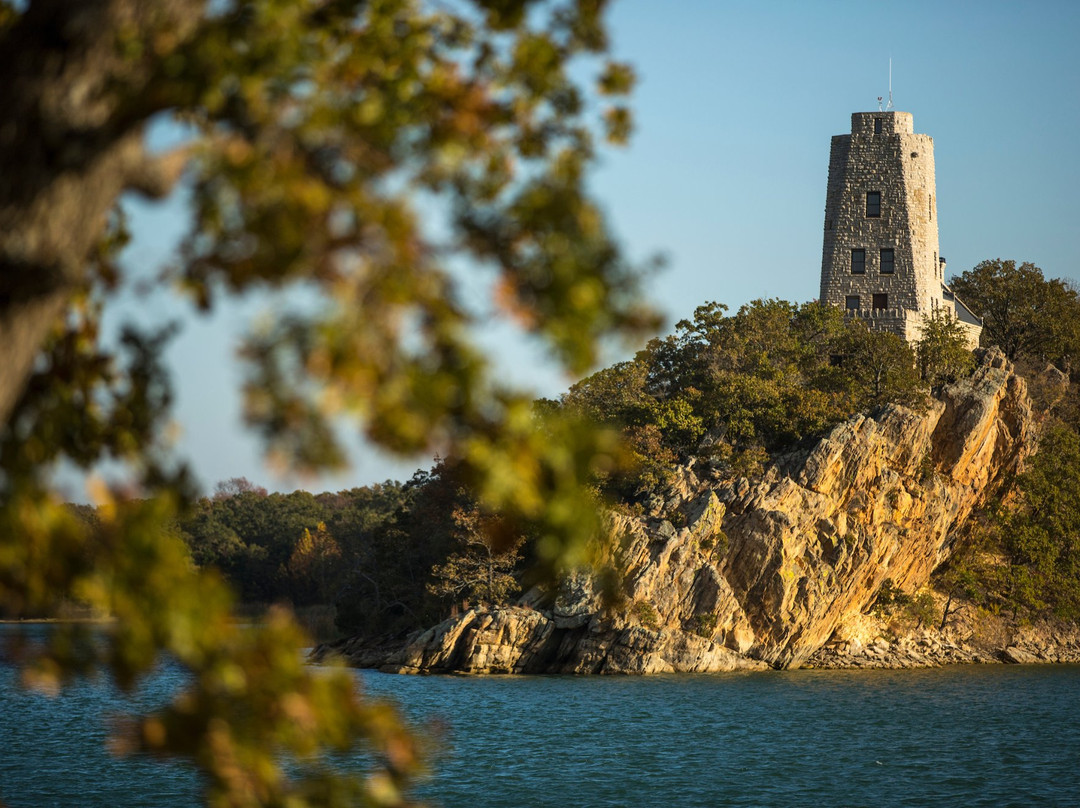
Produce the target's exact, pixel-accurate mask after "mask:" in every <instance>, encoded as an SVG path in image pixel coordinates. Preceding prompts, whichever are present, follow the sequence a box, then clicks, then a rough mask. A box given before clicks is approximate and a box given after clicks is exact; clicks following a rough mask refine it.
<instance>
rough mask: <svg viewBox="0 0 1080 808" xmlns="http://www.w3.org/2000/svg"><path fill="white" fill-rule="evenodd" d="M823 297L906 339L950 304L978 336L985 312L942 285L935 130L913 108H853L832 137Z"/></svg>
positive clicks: (954, 313)
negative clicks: (842, 131)
mask: <svg viewBox="0 0 1080 808" xmlns="http://www.w3.org/2000/svg"><path fill="white" fill-rule="evenodd" d="M821 300H822V301H823V302H825V303H830V304H832V305H836V306H842V307H843V308H844V309H845V310H846V311H847V312H848V313H849V314H850V315H851V316H853V317H859V318H861V319H865V320H866V321H867V322H868V323H869V325H870V327H871V328H875V329H880V330H884V331H891V332H893V333H895V334H897V335H899V336H901V337H904V338H905V339H907V340H908V341H909V342H912V341H914V340H917V339H919V336H920V334H921V330H922V318H923V316H932V315H934V314H935V313H938V314H948V315H949V316H952V317H956V318H957V319H959V320H960V322H961V323H963V325H964V327H965V329H966V330H967V332H968V337H969V342H970V344H971V346H972V347H974V346H975V345H977V344H978V339H979V333H980V332H981V330H982V323H981V321H980V320H979V318H978V317H976V316H975V315H974V314H973V313H972V312H971V311H969V310H968V308H967V307H966V306H964V304H963V303H962V302H960V301H959V300H958V299H957V298H956V296H955V295H953V293H952V291H951V290H950V289H949V288H948V287H947V286H946V285H945V259H944V258H942V257H941V255H940V253H939V251H938V226H937V198H936V196H935V193H934V140H933V138H931V137H930V136H929V135H920V134H916V133H915V130H914V123H913V120H912V117H911V113H910V112H891V111H890V112H856V113H854V114H852V116H851V134H850V135H836V136H835V137H833V139H832V149H831V151H830V154H829V186H828V190H827V192H826V195H825V238H824V243H823V247H822V255H821Z"/></svg>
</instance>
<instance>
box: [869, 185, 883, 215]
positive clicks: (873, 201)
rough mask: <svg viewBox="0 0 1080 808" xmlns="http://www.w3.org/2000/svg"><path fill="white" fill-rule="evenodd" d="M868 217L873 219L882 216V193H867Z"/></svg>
mask: <svg viewBox="0 0 1080 808" xmlns="http://www.w3.org/2000/svg"><path fill="white" fill-rule="evenodd" d="M866 215H867V216H869V217H873V218H877V217H878V216H880V215H881V191H867V192H866Z"/></svg>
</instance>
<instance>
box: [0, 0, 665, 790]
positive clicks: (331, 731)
mask: <svg viewBox="0 0 1080 808" xmlns="http://www.w3.org/2000/svg"><path fill="white" fill-rule="evenodd" d="M605 5H606V3H605V2H603V0H551V2H536V1H535V0H533V1H530V0H472V1H471V2H469V1H468V0H467V1H466V2H463V3H457V4H436V3H432V4H427V3H422V2H420V0H370V1H368V0H304V2H295V1H294V0H224V2H220V3H206V2H200V0H150V1H147V0H140V1H138V2H137V1H136V0H85V1H84V2H79V3H73V2H71V3H65V2H60V1H59V0H30V2H26V3H22V2H11V1H10V0H0V49H2V51H3V52H4V54H5V59H4V62H3V65H2V66H0V119H2V120H0V147H2V148H0V177H2V178H3V180H2V182H0V290H2V291H0V340H2V342H3V344H4V347H5V361H4V362H3V363H0V424H3V430H2V434H0V469H2V474H0V601H2V608H3V610H4V612H5V613H14V614H20V613H30V612H39V611H48V610H49V609H50V608H52V607H53V606H54V605H55V604H56V603H57V602H59V601H61V600H63V599H66V598H77V599H80V600H82V601H84V602H86V603H88V604H90V605H91V606H93V607H95V608H98V609H100V610H102V611H107V612H109V613H111V614H112V615H114V616H115V618H116V623H115V625H114V627H113V628H112V630H111V631H110V632H109V636H108V638H107V642H106V643H105V644H104V645H95V644H91V643H85V642H71V641H66V640H65V641H63V642H60V643H59V644H57V645H56V646H55V647H53V648H52V649H51V650H49V651H48V652H46V653H44V654H42V655H40V656H39V657H37V658H36V659H35V660H32V661H31V660H28V661H27V662H26V666H27V667H26V670H27V671H28V672H29V673H28V676H30V677H31V678H33V679H34V680H35V681H36V682H38V683H39V684H42V685H55V684H58V683H61V682H62V681H63V680H64V679H65V678H66V677H67V676H68V675H71V674H72V673H73V672H76V671H79V670H87V669H89V668H91V667H92V666H94V665H95V664H98V663H105V664H106V665H107V667H108V669H109V670H111V672H112V674H113V677H114V678H115V680H116V681H117V682H118V683H119V684H120V685H121V687H124V688H129V687H132V686H133V685H134V684H135V683H136V682H137V681H138V679H139V678H140V676H142V675H143V674H145V673H146V672H148V671H150V670H151V669H152V668H153V666H154V664H155V661H156V659H157V658H158V654H159V652H167V653H169V654H170V655H171V656H172V658H174V659H175V660H177V661H178V662H179V663H180V664H182V665H184V666H186V667H187V668H188V670H189V671H190V682H191V685H190V688H189V690H188V691H187V692H186V693H184V694H182V695H181V696H180V697H178V698H177V700H176V701H175V702H174V703H173V704H172V705H170V706H169V707H167V708H165V709H164V710H163V711H162V712H160V713H159V714H156V715H154V716H147V717H144V718H142V719H140V720H138V721H136V722H135V723H134V724H133V725H132V728H131V731H130V732H129V733H128V734H127V736H126V737H127V739H128V741H129V743H130V746H131V748H133V749H139V750H144V751H148V752H152V753H154V754H157V755H160V756H179V757H182V758H184V759H187V760H190V761H193V762H194V763H196V764H198V766H199V767H200V768H201V770H202V771H203V773H204V774H205V783H206V789H207V799H208V800H209V802H211V803H212V804H215V805H229V806H241V805H245V806H246V805H284V804H289V805H296V806H302V805H331V804H333V805H343V804H356V803H364V804H374V803H378V804H391V803H395V802H399V801H400V800H401V799H402V793H403V791H402V789H403V788H404V786H405V785H406V784H407V781H408V777H409V775H410V773H411V772H412V771H414V770H415V768H416V762H417V754H416V747H415V745H414V744H413V743H412V741H411V740H410V739H409V737H408V735H407V733H405V732H404V731H403V730H402V724H401V723H400V721H399V720H398V719H396V718H395V717H394V716H393V714H392V712H390V711H388V710H387V709H386V708H385V707H382V706H379V705H376V704H374V703H372V702H369V701H366V700H363V699H361V698H360V697H359V696H358V695H357V693H356V692H355V690H354V688H353V684H352V680H351V678H350V677H348V676H347V675H344V674H330V675H327V676H313V675H311V674H310V673H308V672H307V671H306V670H305V669H304V668H303V666H302V664H301V663H300V660H299V659H298V658H297V654H296V653H295V649H296V647H298V646H300V645H303V643H304V641H303V640H302V638H301V637H300V636H299V635H298V633H297V631H296V629H295V627H294V625H293V624H292V623H291V621H290V620H289V619H288V618H287V617H286V616H283V615H275V616H273V617H272V619H270V620H269V621H268V622H267V624H266V625H265V626H263V627H261V628H260V629H258V630H254V631H240V630H238V629H237V628H236V627H235V626H232V625H231V624H230V623H229V622H228V609H229V604H230V596H229V595H228V594H227V592H226V590H225V588H224V587H222V585H221V583H220V581H219V578H218V576H217V575H215V574H214V573H212V572H211V571H202V572H195V571H194V570H193V565H192V564H191V561H190V556H189V555H188V553H187V551H186V548H185V546H184V544H183V542H182V541H181V540H180V539H179V538H178V537H177V536H175V535H174V534H173V533H171V532H170V531H169V530H168V528H167V525H169V524H170V523H172V522H173V520H175V518H176V517H177V514H178V512H180V511H182V510H183V509H184V508H185V507H186V506H187V504H188V503H189V502H190V500H191V487H192V486H191V481H190V480H189V479H188V478H187V475H186V472H185V471H184V469H183V468H182V466H179V465H178V464H176V463H175V462H174V461H173V460H172V459H171V456H170V455H169V453H168V452H167V451H166V447H165V445H164V441H163V440H162V435H163V434H164V429H163V428H164V426H165V423H166V420H167V412H168V404H169V402H170V400H171V390H170V389H169V380H168V376H167V374H166V373H164V371H163V369H162V367H161V364H160V358H161V354H162V351H163V349H164V345H165V341H166V340H167V338H168V335H169V332H168V330H167V329H166V330H162V331H155V332H150V333H145V332H139V331H137V330H134V329H129V330H128V331H127V332H126V333H125V334H124V336H123V339H122V340H120V341H119V342H118V343H116V344H113V343H105V342H104V341H103V340H102V339H101V338H100V337H101V334H100V327H99V323H100V319H101V315H102V311H103V309H104V308H105V307H106V306H107V305H108V304H109V302H110V301H111V300H113V299H114V297H115V295H116V293H117V292H118V291H122V290H123V289H124V288H125V286H126V285H128V284H129V283H130V280H131V279H130V278H129V277H128V275H127V274H126V273H125V271H124V268H123V267H122V266H121V265H120V264H118V263H117V261H116V256H117V252H118V250H119V249H120V248H121V247H122V245H123V243H124V242H125V240H126V232H125V226H124V221H123V216H122V215H121V214H120V213H119V212H118V209H117V207H116V206H117V203H118V200H119V199H120V197H121V195H122V194H124V193H125V192H128V191H133V192H138V193H142V194H146V195H149V196H153V197H160V196H162V195H164V194H167V193H169V191H170V189H171V188H172V187H173V185H174V183H175V182H176V180H177V179H178V178H179V177H180V176H181V174H183V176H184V178H185V182H186V183H187V187H188V188H189V189H190V191H191V194H192V211H193V215H192V221H191V229H190V232H189V234H188V237H187V238H186V240H185V242H184V245H183V247H182V250H181V252H180V256H179V260H178V261H176V262H175V263H174V264H173V265H172V266H171V267H170V268H169V269H168V270H167V271H166V272H165V273H164V275H163V277H162V280H163V281H164V282H166V283H172V284H175V285H177V286H178V287H179V288H180V289H181V290H182V291H183V293H184V294H186V295H187V296H188V297H189V299H190V300H192V301H193V302H194V303H195V304H196V305H198V306H201V307H203V308H212V307H213V306H214V305H215V304H216V303H217V302H218V301H219V300H220V299H221V298H222V297H223V296H225V295H228V294H242V293H245V292H247V291H248V290H250V289H253V288H256V287H267V286H269V287H274V288H279V289H283V288H285V287H286V286H287V285H290V284H296V285H303V287H304V288H305V289H306V290H307V292H306V294H310V293H312V292H320V293H322V295H323V302H324V305H321V306H313V307H311V309H310V310H307V311H305V312H296V311H293V312H292V313H291V314H289V315H288V316H283V317H282V318H281V319H280V321H279V322H278V323H277V325H276V326H275V327H274V328H272V329H271V330H270V331H268V332H266V333H262V334H259V335H257V336H253V337H252V338H251V339H249V341H248V343H247V347H246V351H245V356H246V358H247V361H248V362H249V374H248V384H247V387H246V397H247V418H248V421H249V422H250V423H251V424H252V425H253V426H254V428H255V429H256V430H258V431H259V432H260V433H261V435H262V436H263V437H264V438H265V440H266V442H267V445H268V447H269V449H270V451H271V453H272V455H273V456H274V457H275V458H276V459H278V460H280V461H282V462H286V463H290V464H292V465H293V466H294V467H296V468H298V469H310V468H319V467H326V466H333V465H337V464H340V463H341V461H342V452H341V450H340V448H339V446H338V443H337V440H336V437H335V430H334V427H333V423H334V420H333V419H335V418H338V417H340V416H349V417H352V418H354V419H355V422H356V423H357V424H358V425H360V427H361V428H362V429H363V431H364V432H365V433H366V434H367V435H368V436H369V438H371V439H372V440H374V441H376V442H378V443H380V444H381V445H383V446H384V447H386V448H388V449H391V450H396V451H407V452H415V451H421V450H427V451H430V452H434V451H439V452H442V453H443V454H444V455H448V456H453V457H455V458H456V459H457V460H458V462H459V463H460V468H461V469H462V474H463V475H464V476H465V477H466V478H467V480H468V482H469V484H470V485H471V486H473V488H474V489H475V490H476V492H477V494H478V496H480V497H481V498H482V499H483V500H484V501H485V502H486V504H487V505H488V506H489V507H492V508H496V509H498V510H500V511H501V512H503V513H504V514H505V515H506V516H507V518H510V519H515V520H518V521H519V522H521V523H522V524H529V525H532V527H533V529H534V530H536V531H537V533H538V535H540V536H541V537H543V541H541V542H540V543H539V545H538V546H539V547H540V548H542V552H541V556H540V561H541V562H542V563H543V564H544V565H546V566H547V568H548V569H549V570H550V569H552V568H554V567H555V566H557V565H558V564H559V563H561V562H562V561H564V560H567V559H569V560H573V557H574V554H575V552H576V550H575V548H579V547H580V546H582V545H583V543H584V540H585V538H586V537H587V536H588V535H589V534H590V532H591V531H592V529H593V527H594V524H595V522H594V518H595V517H594V516H593V515H592V514H593V507H592V501H591V500H590V498H589V496H588V494H587V492H585V491H583V490H582V488H581V486H580V484H579V483H580V481H582V480H584V479H586V478H587V475H588V473H589V469H591V468H593V467H595V465H596V464H597V463H598V462H599V463H603V462H606V461H605V459H604V458H606V457H608V456H610V453H611V451H612V448H611V446H610V443H609V442H608V440H607V439H606V438H594V437H592V436H591V433H588V432H587V431H585V430H583V429H580V428H578V427H576V426H566V427H561V428H560V427H558V426H556V425H549V426H548V427H547V429H546V432H545V434H544V435H543V436H542V437H540V436H539V435H538V433H537V432H536V430H535V428H534V423H533V420H532V413H531V406H530V402H529V401H528V400H527V398H526V397H524V396H522V395H520V394H517V393H515V392H514V391H511V390H508V389H505V388H504V387H502V386H501V385H499V384H497V383H496V382H495V381H494V380H492V379H491V377H490V374H489V371H488V366H487V363H486V362H485V359H484V356H483V354H482V353H481V352H480V351H478V350H477V349H476V348H475V347H474V346H473V340H472V338H471V337H472V332H473V330H474V326H475V323H474V322H473V321H472V319H471V317H470V314H469V312H468V311H467V310H466V309H465V308H464V307H463V306H461V305H459V304H458V303H457V294H456V286H455V282H454V280H453V276H452V275H451V274H450V273H449V272H448V271H447V267H448V265H449V264H450V263H451V262H452V261H453V260H454V259H455V258H460V257H465V258H472V259H479V261H480V262H484V263H485V264H486V265H487V266H489V267H494V268H495V269H496V274H497V276H498V281H497V287H498V297H497V300H498V302H499V303H500V305H501V306H502V308H503V310H504V311H505V312H507V313H508V314H509V315H511V316H513V317H515V318H516V320H517V322H518V323H520V324H521V325H522V327H523V328H524V329H526V330H528V331H529V332H531V333H534V334H536V335H538V336H539V337H540V338H542V339H544V340H546V341H547V342H548V344H549V345H550V346H551V347H552V349H553V353H554V355H555V356H556V357H557V358H558V359H559V360H561V361H562V362H563V363H564V364H565V365H566V367H567V368H568V369H569V370H571V371H572V372H576V373H580V372H582V371H584V370H585V369H587V368H588V367H589V365H590V364H591V362H592V361H593V360H594V358H595V356H596V354H597V346H598V345H599V344H600V342H601V340H602V339H603V338H605V337H607V336H609V335H613V334H620V333H621V334H624V335H627V334H635V333H640V330H641V329H642V328H646V327H651V326H652V324H653V323H654V322H655V319H654V317H653V316H652V315H651V313H649V312H648V311H647V310H646V309H645V308H643V307H642V306H641V305H640V304H639V302H638V299H637V296H636V287H637V272H636V270H635V269H634V268H632V267H629V266H627V264H626V263H625V262H624V261H623V260H622V259H621V257H620V254H619V251H618V250H617V248H616V245H615V243H614V241H613V239H612V238H611V236H610V235H609V233H608V229H607V227H606V225H605V222H604V220H603V217H602V216H601V214H600V212H599V210H598V208H597V207H596V206H595V205H594V204H593V203H592V201H591V200H590V199H589V198H588V196H587V194H586V192H585V183H586V179H585V177H586V170H587V168H588V165H589V163H590V161H591V160H592V159H593V157H594V156H595V149H596V142H597V138H596V134H597V132H598V130H599V131H602V133H603V134H604V135H605V136H606V137H607V139H608V140H609V141H611V142H615V143H618V142H622V141H623V140H624V139H625V138H626V136H627V134H628V131H629V129H630V120H629V115H628V113H627V112H626V110H625V108H624V107H623V106H622V103H621V97H622V96H623V95H625V93H626V92H627V91H628V90H629V88H630V86H631V85H632V83H633V75H632V73H631V71H630V70H629V69H628V68H627V67H626V66H624V65H620V64H617V63H614V62H611V61H610V60H607V59H606V58H605V56H604V54H605V51H606V48H607V37H606V32H605V29H604V25H603V21H602V12H603V9H604V6H605ZM577 65H581V67H580V68H579V67H577ZM592 67H595V75H596V77H597V83H596V94H595V95H590V94H589V93H588V92H586V91H585V90H584V89H583V87H582V86H580V85H579V83H578V82H577V81H576V80H575V77H577V76H585V75H587V71H588V70H590V69H591V68H592ZM594 99H595V100H598V103H594V102H593V101H594ZM161 120H173V121H178V122H182V124H183V125H184V127H185V131H186V133H187V138H186V141H185V142H184V143H183V145H182V146H180V147H179V148H178V149H176V150H175V151H171V152H168V153H165V154H156V153H152V152H150V151H149V150H148V149H147V148H146V146H145V143H146V138H145V131H146V127H147V126H148V125H149V124H150V123H151V122H156V121H161ZM418 196H423V197H424V198H425V199H426V200H427V201H428V203H430V204H431V205H433V206H436V207H439V208H440V209H441V210H442V211H443V212H444V213H445V214H446V218H447V220H448V223H449V227H447V228H440V229H439V232H438V233H435V232H431V231H430V230H428V229H425V227H424V226H423V224H422V221H423V217H421V216H420V215H419V214H418V213H417V210H416V206H415V200H416V198H417V197H418ZM446 233H448V234H449V235H448V236H445V234H446ZM553 438H554V439H553ZM106 456H111V457H115V458H117V459H120V460H123V461H126V462H127V463H129V464H131V465H132V467H133V474H134V477H135V479H134V480H133V484H134V486H136V487H137V486H141V487H142V490H143V491H144V492H146V494H147V495H148V496H147V498H144V499H133V498H129V497H126V496H124V495H123V494H122V492H121V491H119V490H117V491H110V490H108V489H106V488H105V487H100V488H99V490H97V491H96V494H95V496H96V497H97V499H98V503H99V508H98V513H99V515H100V521H99V522H98V523H97V524H96V525H93V526H88V525H86V524H85V523H84V522H82V521H79V520H78V519H76V518H75V517H74V516H73V515H72V514H71V513H70V512H69V511H66V510H65V509H64V508H63V507H62V505H61V504H60V503H59V502H58V501H57V499H56V498H55V497H54V496H53V495H52V494H51V493H50V492H49V488H48V481H47V477H48V471H49V469H50V468H51V467H52V466H53V465H54V464H55V463H57V462H59V461H61V460H65V459H66V460H68V461H71V462H73V463H75V464H76V465H77V466H80V467H83V468H89V467H91V466H92V465H93V464H94V463H96V462H97V461H98V460H99V459H101V458H103V457H106ZM241 496H245V495H241ZM237 498H239V497H234V498H232V499H230V500H229V501H233V500H235V499H237ZM233 530H234V531H235V532H237V534H238V535H240V531H238V530H236V528H235V527H233ZM294 535H295V536H299V535H300V533H299V531H297V532H296V533H295V534H294ZM271 550H272V548H270V547H269V546H268V553H270V552H271ZM275 551H276V550H275ZM60 634H62V632H61V633H60ZM60 634H58V636H60ZM99 649H100V654H99V653H98V651H99ZM365 743H366V744H369V745H370V746H371V747H372V748H373V749H374V751H375V753H376V754H375V757H374V759H376V760H379V761H381V763H382V765H381V767H380V768H379V770H378V771H377V772H374V773H373V774H372V776H371V777H370V778H368V779H356V778H351V777H345V776H337V775H334V774H333V773H327V772H326V771H324V770H323V769H321V768H320V767H319V765H318V762H319V761H320V760H322V759H323V758H324V756H325V754H326V753H327V752H332V751H336V750H340V749H345V748H349V747H351V746H353V745H355V744H365Z"/></svg>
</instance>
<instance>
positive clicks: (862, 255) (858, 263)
mask: <svg viewBox="0 0 1080 808" xmlns="http://www.w3.org/2000/svg"><path fill="white" fill-rule="evenodd" d="M851 274H852V275H865V274H866V250H852V251H851Z"/></svg>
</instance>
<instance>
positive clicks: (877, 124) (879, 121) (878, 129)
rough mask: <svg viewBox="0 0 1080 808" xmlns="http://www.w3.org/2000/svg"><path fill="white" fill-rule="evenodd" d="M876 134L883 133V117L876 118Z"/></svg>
mask: <svg viewBox="0 0 1080 808" xmlns="http://www.w3.org/2000/svg"><path fill="white" fill-rule="evenodd" d="M874 134H875V135H880V134H881V118H874Z"/></svg>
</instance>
